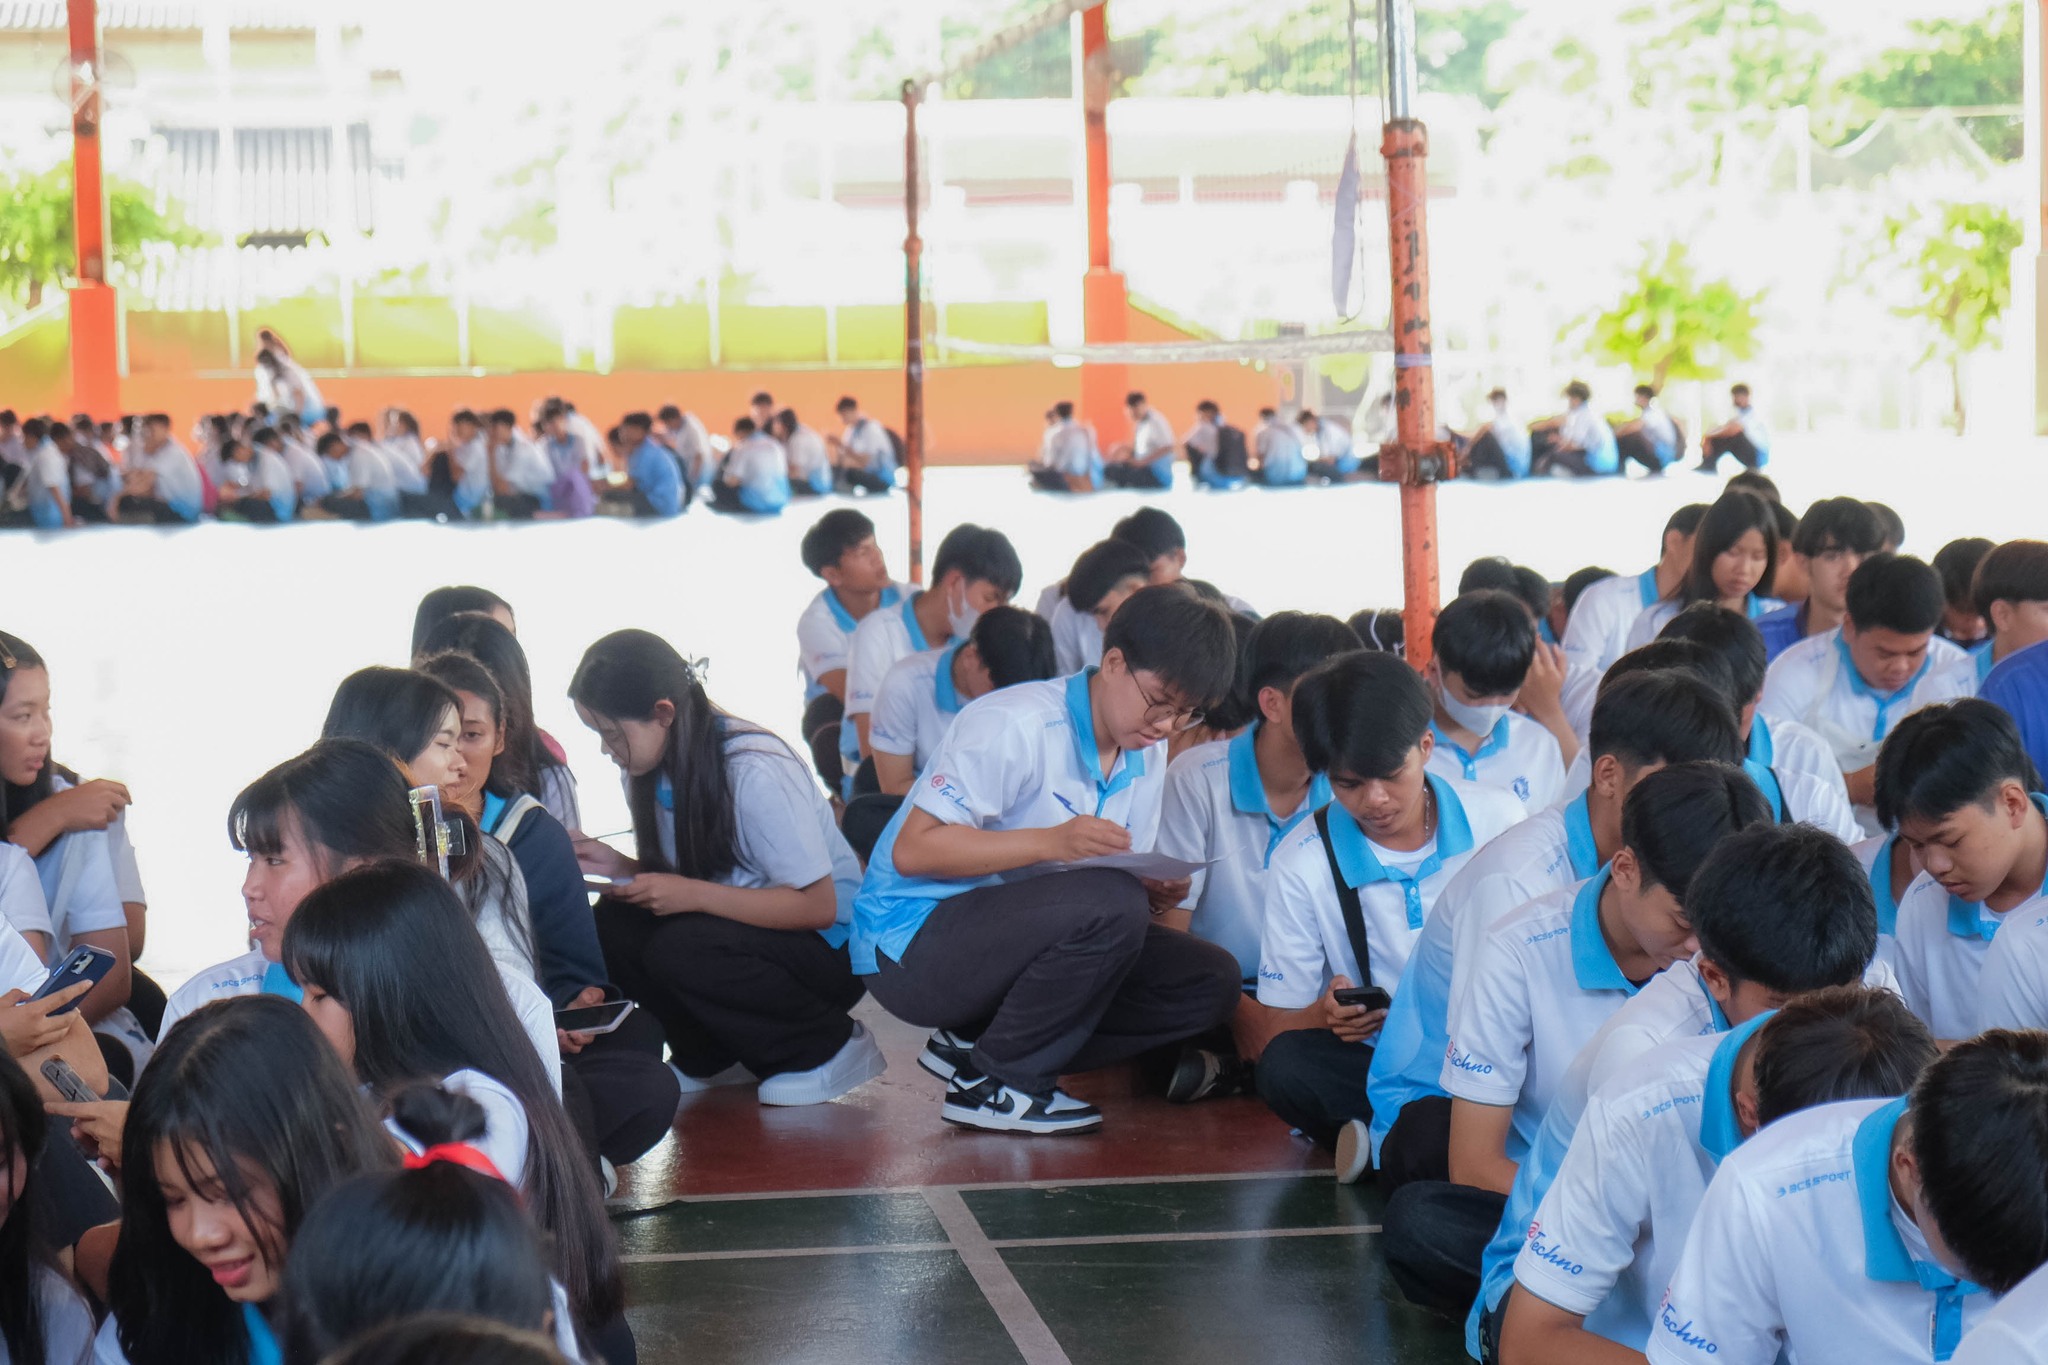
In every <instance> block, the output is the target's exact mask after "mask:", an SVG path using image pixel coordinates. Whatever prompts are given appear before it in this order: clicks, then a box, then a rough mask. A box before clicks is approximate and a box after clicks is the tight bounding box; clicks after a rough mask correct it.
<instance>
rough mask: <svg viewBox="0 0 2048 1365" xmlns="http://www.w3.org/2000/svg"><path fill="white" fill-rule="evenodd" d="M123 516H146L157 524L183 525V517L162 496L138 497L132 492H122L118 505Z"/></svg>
mask: <svg viewBox="0 0 2048 1365" xmlns="http://www.w3.org/2000/svg"><path fill="white" fill-rule="evenodd" d="M119 510H120V514H121V515H122V516H124V517H144V516H146V517H148V518H149V519H150V520H151V521H153V522H155V523H156V524H157V525H159V526H183V525H185V519H184V518H183V517H181V516H179V515H178V514H177V513H176V512H173V511H172V510H171V505H170V504H169V503H167V502H165V501H164V500H163V499H162V498H138V497H136V496H135V495H134V494H133V493H123V494H122V495H121V502H120V505H119Z"/></svg>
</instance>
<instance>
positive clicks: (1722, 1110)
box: [1700, 1010, 1777, 1166]
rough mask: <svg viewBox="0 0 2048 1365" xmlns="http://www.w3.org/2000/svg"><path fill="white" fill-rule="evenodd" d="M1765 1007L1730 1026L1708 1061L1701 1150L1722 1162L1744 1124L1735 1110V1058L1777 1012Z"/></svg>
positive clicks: (1738, 1139) (1736, 1144)
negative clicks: (1736, 1024)
mask: <svg viewBox="0 0 2048 1365" xmlns="http://www.w3.org/2000/svg"><path fill="white" fill-rule="evenodd" d="M1776 1013H1777V1011H1776V1010H1765V1011H1764V1012H1763V1013H1762V1014H1759V1015H1758V1016H1757V1017H1756V1018H1754V1019H1752V1020H1750V1021H1749V1022H1748V1023H1746V1024H1741V1025H1739V1026H1737V1027H1735V1028H1732V1029H1729V1030H1728V1031H1727V1033H1726V1035H1725V1036H1724V1037H1723V1038H1722V1039H1721V1042H1720V1044H1719V1045H1718V1046H1717V1047H1715V1049H1714V1058H1713V1060H1712V1061H1710V1062H1708V1063H1707V1088H1706V1093H1705V1094H1704V1095H1702V1096H1701V1097H1700V1150H1701V1151H1703V1152H1705V1153H1706V1154H1707V1155H1708V1156H1710V1157H1712V1158H1714V1164H1715V1165H1717V1166H1718V1165H1719V1164H1721V1162H1723V1161H1724V1160H1726V1159H1727V1157H1728V1154H1729V1153H1730V1152H1732V1151H1734V1150H1735V1149H1736V1148H1737V1147H1740V1146H1741V1145H1742V1124H1741V1122H1740V1121H1739V1120H1738V1119H1737V1118H1736V1114H1735V1060H1736V1057H1737V1056H1738V1055H1739V1054H1740V1053H1741V1051H1742V1045H1743V1044H1744V1043H1746V1042H1748V1041H1749V1040H1750V1038H1751V1037H1752V1036H1753V1035H1754V1034H1755V1033H1756V1031H1757V1030H1758V1029H1760V1028H1762V1027H1763V1025H1764V1020H1766V1019H1768V1018H1770V1017H1771V1016H1772V1015H1773V1014H1776Z"/></svg>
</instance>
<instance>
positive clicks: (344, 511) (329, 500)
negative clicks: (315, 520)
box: [320, 493, 370, 521]
mask: <svg viewBox="0 0 2048 1365" xmlns="http://www.w3.org/2000/svg"><path fill="white" fill-rule="evenodd" d="M320 506H321V508H322V509H323V510H325V511H327V512H330V513H332V514H333V515H335V516H337V517H339V518H341V519H342V520H343V521H368V520H369V519H370V504H368V503H367V502H364V501H363V500H362V499H361V498H351V497H348V496H346V495H345V494H341V493H329V494H328V495H327V496H326V497H324V498H322V499H320Z"/></svg>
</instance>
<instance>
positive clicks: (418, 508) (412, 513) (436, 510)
mask: <svg viewBox="0 0 2048 1365" xmlns="http://www.w3.org/2000/svg"><path fill="white" fill-rule="evenodd" d="M434 458H435V459H440V458H441V457H440V456H438V455H437V456H435V457H434ZM398 515H399V516H401V517H403V518H405V519H406V520H407V521H461V520H462V509H461V508H460V507H457V506H456V505H455V499H454V498H452V497H450V496H449V495H448V494H446V493H400V494H399V495H398Z"/></svg>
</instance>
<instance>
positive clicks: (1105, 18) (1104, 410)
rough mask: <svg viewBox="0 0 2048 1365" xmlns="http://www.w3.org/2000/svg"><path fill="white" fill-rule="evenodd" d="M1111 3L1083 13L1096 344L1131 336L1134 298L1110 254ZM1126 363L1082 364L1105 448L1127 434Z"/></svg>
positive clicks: (1085, 298) (1088, 315)
mask: <svg viewBox="0 0 2048 1365" xmlns="http://www.w3.org/2000/svg"><path fill="white" fill-rule="evenodd" d="M1109 91H1110V65H1109V6H1108V5H1106V4H1101V5H1096V6H1094V7H1092V8H1090V9H1085V10H1083V11H1081V119H1082V124H1081V127H1082V139H1083V147H1084V150H1085V152H1086V154H1087V155H1086V160H1087V167H1088V184H1087V190H1086V192H1087V196H1088V274H1087V277H1086V279H1085V280H1084V281H1083V283H1082V287H1081V327H1082V334H1083V335H1084V336H1085V337H1086V338H1087V339H1088V340H1089V341H1091V342H1116V341H1128V340H1129V339H1130V300H1129V295H1128V293H1127V291H1126V290H1125V288H1124V277H1123V276H1122V275H1121V274H1119V273H1118V272H1116V271H1115V270H1112V269H1111V268H1110V255H1109V183H1110V182H1109ZM1129 390H1130V369H1129V367H1128V366H1125V365H1101V364H1085V365H1083V366H1082V367H1081V416H1082V418H1083V419H1084V420H1085V421H1087V422H1088V423H1089V424H1090V425H1092V426H1093V427H1094V428H1095V432H1096V436H1097V438H1098V439H1099V440H1100V441H1101V442H1102V444H1103V445H1104V447H1105V448H1106V447H1108V446H1109V445H1110V444H1111V443H1112V442H1113V441H1114V440H1117V439H1120V438H1121V437H1122V436H1123V435H1125V434H1127V432H1128V428H1129V425H1130V423H1129V419H1128V418H1127V417H1126V416H1125V413H1124V395H1125V393H1127V392H1128V391H1129Z"/></svg>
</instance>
